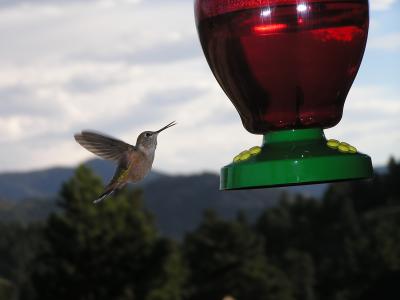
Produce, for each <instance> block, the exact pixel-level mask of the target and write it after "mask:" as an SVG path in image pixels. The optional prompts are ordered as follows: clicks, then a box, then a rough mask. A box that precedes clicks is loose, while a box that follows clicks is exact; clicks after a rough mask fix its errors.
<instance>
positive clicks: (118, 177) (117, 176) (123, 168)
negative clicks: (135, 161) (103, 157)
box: [93, 155, 132, 204]
mask: <svg viewBox="0 0 400 300" xmlns="http://www.w3.org/2000/svg"><path fill="white" fill-rule="evenodd" d="M131 166H132V165H131V164H130V163H129V161H128V160H127V157H126V155H124V156H123V157H122V159H120V161H119V164H118V167H117V169H116V170H115V173H114V176H113V178H112V179H111V180H110V182H109V183H108V184H107V186H106V188H105V189H104V192H103V193H102V194H101V195H100V196H99V198H98V199H96V200H94V201H93V203H95V204H96V203H99V202H101V201H102V200H103V199H105V198H106V197H108V196H110V195H111V194H112V193H114V191H115V190H117V189H119V188H122V187H123V186H124V185H125V184H126V183H127V182H128V179H129V171H130V168H131Z"/></svg>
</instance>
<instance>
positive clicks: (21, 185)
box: [0, 159, 161, 201]
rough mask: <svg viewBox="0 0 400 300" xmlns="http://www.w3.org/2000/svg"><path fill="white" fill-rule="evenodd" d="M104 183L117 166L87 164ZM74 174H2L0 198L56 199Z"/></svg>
mask: <svg viewBox="0 0 400 300" xmlns="http://www.w3.org/2000/svg"><path fill="white" fill-rule="evenodd" d="M85 165H87V166H88V167H89V168H91V169H92V170H93V171H94V172H95V173H96V174H97V175H98V176H100V177H101V178H102V179H103V181H104V182H106V181H107V180H109V179H110V177H111V176H112V175H113V172H114V169H115V165H114V164H113V163H112V162H110V161H106V160H100V159H94V160H90V161H88V162H86V163H85ZM73 174H74V168H67V167H58V168H50V169H44V170H39V171H32V172H14V173H2V174H0V198H4V199H7V200H12V201H23V200H24V199H32V198H54V197H55V196H56V195H57V194H58V192H59V190H60V187H61V184H62V183H63V182H65V181H67V180H68V179H69V178H71V177H72V175H73ZM159 176H161V174H159V173H157V172H152V173H151V174H150V175H149V176H148V177H147V178H146V179H145V181H144V182H150V181H152V180H154V179H156V178H158V177H159Z"/></svg>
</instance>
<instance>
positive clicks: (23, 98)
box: [0, 0, 400, 173]
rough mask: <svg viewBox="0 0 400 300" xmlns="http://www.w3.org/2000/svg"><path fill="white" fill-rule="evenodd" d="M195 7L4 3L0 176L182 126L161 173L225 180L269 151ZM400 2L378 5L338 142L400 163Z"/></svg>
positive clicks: (166, 2) (117, 1)
mask: <svg viewBox="0 0 400 300" xmlns="http://www.w3.org/2000/svg"><path fill="white" fill-rule="evenodd" d="M192 6H193V4H192V1H190V0H162V1H161V0H86V1H78V0H25V1H23V0H13V1H11V0H0V38H1V43H0V70H1V72H0V133H1V134H0V172H1V171H15V170H29V169H38V168H44V167H49V166H55V165H76V164H77V163H79V162H82V161H84V160H85V159H88V158H92V157H93V156H92V155H91V154H90V153H89V152H87V151H86V150H84V149H83V148H81V147H80V146H79V145H77V144H76V143H75V141H74V140H73V137H72V136H73V133H74V132H77V131H79V130H81V129H84V128H90V129H96V130H98V131H103V132H106V133H108V134H110V135H114V136H117V137H119V138H121V139H124V140H126V141H128V142H131V143H134V142H135V140H136V136H137V134H138V133H139V132H140V131H143V130H155V129H158V128H160V127H161V126H163V125H165V124H167V123H168V122H170V121H173V120H177V121H178V123H179V126H176V127H173V128H171V129H169V130H168V131H166V132H165V133H164V134H163V135H162V136H160V138H159V146H158V149H157V155H156V161H155V168H157V169H159V170H162V171H165V172H171V173H191V172H199V171H204V170H211V171H217V170H218V169H219V168H220V167H221V166H222V165H224V164H226V163H228V162H229V161H230V160H231V159H232V157H233V156H234V155H235V154H236V153H238V152H240V151H241V150H243V149H245V148H248V147H250V146H253V145H257V144H260V142H261V137H260V136H256V135H251V134H249V133H248V132H246V131H245V130H244V129H243V127H242V125H241V122H240V119H239V117H238V115H237V113H236V111H235V109H234V108H233V106H232V105H231V103H230V102H229V101H228V100H227V98H226V96H225V95H224V93H223V92H222V90H221V89H220V87H219V86H218V84H217V83H216V81H215V79H214V78H213V76H212V74H211V72H210V70H209V68H208V66H207V64H206V61H205V59H204V57H203V54H202V51H201V49H200V45H199V42H198V39H197V35H196V30H195V26H194V19H193V7H192ZM399 56H400V1H399V0H373V1H371V24H370V33H369V39H368V43H367V49H366V52H365V56H364V60H363V63H362V65H361V68H360V71H359V73H358V76H357V78H356V81H355V83H354V85H353V88H352V90H351V92H350V94H349V96H348V98H347V101H346V104H345V109H344V116H343V119H342V121H341V122H340V123H339V124H338V125H337V126H335V127H334V128H332V129H328V130H326V135H327V137H329V138H337V139H339V140H344V141H348V142H350V143H351V144H354V145H355V146H357V148H359V149H360V151H362V152H365V153H368V154H370V155H371V157H372V159H373V162H374V164H375V165H381V164H384V163H385V162H386V161H387V160H388V157H389V156H390V155H394V156H396V157H399V154H400V151H399V149H400V132H399V128H400V126H399V125H400V71H399V70H400V59H399Z"/></svg>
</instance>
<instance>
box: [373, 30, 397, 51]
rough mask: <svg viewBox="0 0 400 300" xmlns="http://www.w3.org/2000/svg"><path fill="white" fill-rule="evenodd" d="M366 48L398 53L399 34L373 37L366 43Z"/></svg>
mask: <svg viewBox="0 0 400 300" xmlns="http://www.w3.org/2000/svg"><path fill="white" fill-rule="evenodd" d="M368 47H371V48H373V49H377V50H384V51H400V32H394V33H389V34H384V35H381V36H375V37H374V38H372V39H371V41H370V42H369V43H368Z"/></svg>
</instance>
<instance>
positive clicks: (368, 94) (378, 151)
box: [327, 85, 400, 165]
mask: <svg viewBox="0 0 400 300" xmlns="http://www.w3.org/2000/svg"><path fill="white" fill-rule="evenodd" d="M399 115H400V97H399V94H398V93H397V91H396V89H392V88H390V87H387V86H379V85H375V86H371V85H369V86H356V87H353V88H352V90H350V93H349V96H348V99H347V100H346V104H345V107H344V113H343V119H342V120H341V122H340V123H339V124H338V125H337V126H335V127H334V128H332V129H329V130H328V131H327V135H328V137H329V138H337V139H339V140H343V141H347V142H349V143H351V144H353V145H355V146H356V147H357V148H358V149H359V150H360V151H361V152H364V153H367V154H370V155H371V156H372V159H373V162H374V163H375V165H381V164H384V163H386V162H387V159H388V157H389V156H390V155H396V156H399V155H400V151H399V149H400V133H399V130H398V129H399V128H400V119H399V117H398V116H399Z"/></svg>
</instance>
